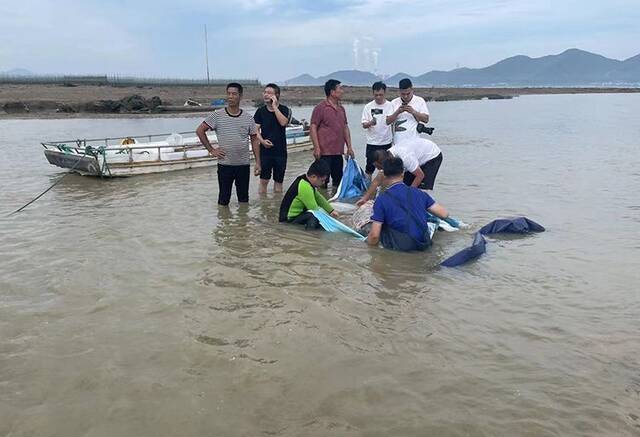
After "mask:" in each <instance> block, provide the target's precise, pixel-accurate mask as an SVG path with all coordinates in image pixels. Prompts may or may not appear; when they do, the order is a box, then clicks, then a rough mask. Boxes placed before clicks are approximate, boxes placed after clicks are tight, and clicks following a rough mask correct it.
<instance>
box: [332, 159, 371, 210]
mask: <svg viewBox="0 0 640 437" xmlns="http://www.w3.org/2000/svg"><path fill="white" fill-rule="evenodd" d="M367 188H369V179H368V178H367V175H366V174H365V172H364V171H363V170H362V168H360V166H359V165H358V163H357V162H356V160H355V159H353V158H350V159H347V164H346V165H345V166H344V172H343V175H342V180H341V181H340V185H338V191H336V194H335V196H333V197H332V198H331V199H329V200H330V201H334V200H348V199H356V198H360V197H362V195H363V194H364V193H365V192H366V191H367Z"/></svg>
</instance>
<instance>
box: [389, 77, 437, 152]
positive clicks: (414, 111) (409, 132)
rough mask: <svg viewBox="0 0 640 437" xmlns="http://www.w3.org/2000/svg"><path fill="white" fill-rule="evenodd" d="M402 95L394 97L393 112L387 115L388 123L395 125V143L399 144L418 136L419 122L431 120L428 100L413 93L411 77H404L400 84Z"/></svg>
mask: <svg viewBox="0 0 640 437" xmlns="http://www.w3.org/2000/svg"><path fill="white" fill-rule="evenodd" d="M398 88H400V97H396V98H395V99H393V101H392V102H391V104H392V105H393V113H391V114H389V116H387V118H386V121H387V124H389V125H393V127H394V138H393V142H394V144H399V143H401V142H403V141H405V140H408V139H414V138H416V137H417V136H418V123H428V122H429V108H427V102H425V100H424V99H423V98H422V97H420V96H416V95H414V94H413V84H412V83H411V80H410V79H406V78H405V79H402V80H401V81H400V83H399V84H398Z"/></svg>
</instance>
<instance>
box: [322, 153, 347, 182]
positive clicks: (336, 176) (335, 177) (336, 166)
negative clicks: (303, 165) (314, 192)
mask: <svg viewBox="0 0 640 437" xmlns="http://www.w3.org/2000/svg"><path fill="white" fill-rule="evenodd" d="M320 160H321V161H324V162H326V163H327V165H328V166H329V169H330V170H331V185H332V186H334V187H336V188H338V185H340V181H341V180H342V171H343V168H342V166H343V164H344V161H343V159H342V155H322V156H321V157H320ZM327 182H329V179H327ZM324 188H327V184H326V183H325V184H324Z"/></svg>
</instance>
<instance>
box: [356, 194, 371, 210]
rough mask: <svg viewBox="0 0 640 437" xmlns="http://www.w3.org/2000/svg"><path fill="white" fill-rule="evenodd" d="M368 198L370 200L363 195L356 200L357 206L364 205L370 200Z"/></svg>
mask: <svg viewBox="0 0 640 437" xmlns="http://www.w3.org/2000/svg"><path fill="white" fill-rule="evenodd" d="M368 200H369V199H368V198H367V197H365V196H363V197H361V198H360V200H358V201H357V202H356V206H357V207H358V208H360V207H361V206H362V205H364V204H365V203H367V201H368Z"/></svg>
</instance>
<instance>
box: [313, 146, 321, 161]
mask: <svg viewBox="0 0 640 437" xmlns="http://www.w3.org/2000/svg"><path fill="white" fill-rule="evenodd" d="M313 157H314V158H316V159H320V148H319V147H315V148H314V149H313Z"/></svg>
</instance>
